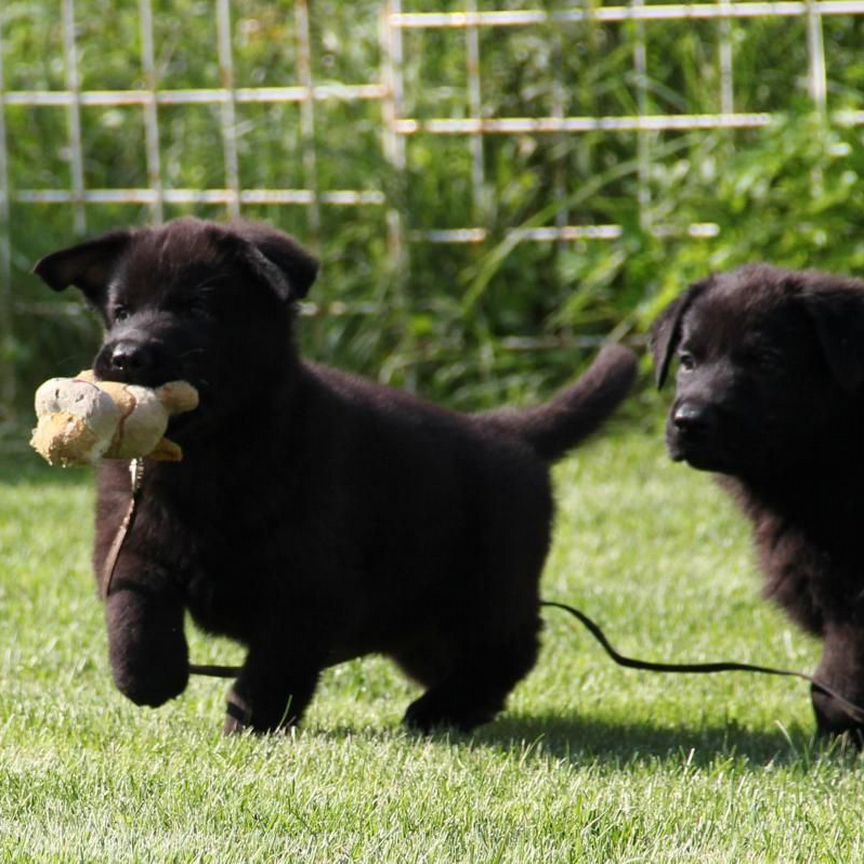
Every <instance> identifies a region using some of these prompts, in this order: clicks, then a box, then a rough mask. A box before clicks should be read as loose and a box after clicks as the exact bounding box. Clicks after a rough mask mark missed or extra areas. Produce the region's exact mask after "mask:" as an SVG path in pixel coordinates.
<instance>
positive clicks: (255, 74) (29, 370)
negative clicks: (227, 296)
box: [0, 0, 864, 407]
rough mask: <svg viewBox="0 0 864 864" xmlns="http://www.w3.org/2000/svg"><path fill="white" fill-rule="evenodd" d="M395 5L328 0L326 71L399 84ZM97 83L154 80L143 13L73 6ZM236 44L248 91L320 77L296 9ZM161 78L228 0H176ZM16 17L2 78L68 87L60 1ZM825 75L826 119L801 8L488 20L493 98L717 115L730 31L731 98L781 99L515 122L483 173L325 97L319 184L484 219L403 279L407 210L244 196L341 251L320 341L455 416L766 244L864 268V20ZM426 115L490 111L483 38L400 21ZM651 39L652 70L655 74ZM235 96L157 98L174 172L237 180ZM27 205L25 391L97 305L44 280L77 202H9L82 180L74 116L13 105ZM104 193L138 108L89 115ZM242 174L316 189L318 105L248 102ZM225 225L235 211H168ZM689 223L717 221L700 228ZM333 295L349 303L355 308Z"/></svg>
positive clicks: (182, 183)
mask: <svg viewBox="0 0 864 864" xmlns="http://www.w3.org/2000/svg"><path fill="white" fill-rule="evenodd" d="M477 5H478V8H480V9H481V10H483V9H494V8H499V9H503V8H529V7H530V8H538V7H539V6H542V5H545V6H547V7H548V8H556V7H559V6H563V5H570V4H561V3H556V2H551V0H550V2H546V3H545V4H544V3H542V2H541V0H532V2H531V3H529V4H522V3H519V2H515V0H498V2H494V3H493V2H490V0H481V2H479V3H478V4H477ZM381 6H382V4H381V3H380V2H378V0H356V2H352V3H350V4H347V3H342V2H339V0H315V2H314V4H312V9H311V16H312V17H311V35H312V46H313V73H314V76H315V81H316V83H327V82H342V83H346V84H370V83H377V82H378V81H379V80H380V76H381V62H382V58H381V48H380V43H379V21H380V12H381ZM75 7H76V39H77V45H78V65H79V74H80V77H81V82H82V87H83V88H85V89H90V90H106V89H135V88H141V87H145V86H146V81H145V75H144V72H143V69H142V63H141V59H140V58H141V37H140V33H139V21H138V6H137V4H136V3H133V2H131V0H129V2H120V0H76V4H75ZM464 8H465V5H464V2H461V0H460V2H455V0H452V2H448V0H405V2H403V11H409V12H415V11H456V10H460V11H461V10H464ZM231 14H232V45H233V53H234V62H235V67H236V68H235V77H236V84H237V86H240V87H255V86H284V85H297V84H299V83H300V81H299V77H298V72H297V64H298V41H297V22H296V18H295V10H294V4H293V2H291V0H232V3H231ZM154 16H155V52H156V58H155V59H156V73H157V79H158V86H159V87H160V88H161V89H182V88H195V87H217V86H219V83H220V70H219V63H218V55H217V50H216V44H217V23H216V15H215V5H214V3H213V2H212V0H174V2H170V3H169V2H168V0H154ZM0 28H2V30H0V33H2V55H3V68H4V80H3V87H4V88H5V89H6V90H7V91H19V90H39V89H50V90H57V89H63V88H64V87H65V81H66V75H67V70H66V66H65V62H64V53H63V26H62V18H61V16H60V15H59V14H58V4H57V2H56V0H4V2H3V4H2V6H0ZM823 28H824V38H825V46H826V57H827V68H828V79H829V92H828V113H827V116H826V117H822V116H820V115H819V114H818V113H816V112H814V110H813V106H812V103H811V101H810V99H809V96H808V89H807V70H808V65H809V58H808V52H807V35H806V30H805V23H804V20H803V19H800V20H799V19H794V18H782V19H781V18H777V19H759V18H756V19H742V20H738V21H732V22H722V21H682V22H671V21H664V22H659V21H658V22H646V23H644V24H638V23H637V22H624V23H617V24H598V23H592V22H583V23H573V24H561V23H556V24H555V25H554V26H552V25H550V26H533V27H519V28H496V29H483V30H481V31H480V32H479V37H478V38H479V44H480V80H481V96H482V113H483V116H486V117H541V116H548V115H551V114H555V113H556V112H559V113H561V114H563V115H564V116H581V115H588V116H594V115H613V116H614V115H625V114H637V113H639V112H640V111H643V112H646V113H649V114H655V113H660V114H698V113H710V112H716V111H719V110H720V107H721V88H722V81H721V70H720V59H719V58H720V45H721V42H722V40H723V39H724V38H728V41H729V44H731V46H732V57H733V64H734V87H733V94H732V95H733V98H734V108H735V110H736V111H739V112H756V111H769V112H772V113H773V114H775V115H776V118H777V119H776V122H774V123H773V124H772V125H771V126H770V127H768V128H765V129H760V130H723V131H699V132H645V133H638V134H637V133H635V132H592V133H583V134H573V135H537V136H528V135H494V136H486V137H485V138H484V140H483V143H482V149H483V160H484V165H485V181H484V187H483V189H482V194H481V195H480V196H479V200H475V195H474V190H473V185H472V164H473V163H472V150H471V148H472V141H471V139H470V138H469V137H466V136H433V135H429V134H417V135H415V136H411V137H408V138H407V139H406V159H407V170H406V172H405V174H404V175H402V176H399V175H397V174H396V173H395V172H394V171H393V170H392V168H391V167H390V166H389V164H388V162H387V160H386V158H385V155H384V150H383V147H382V134H383V119H382V108H381V105H380V104H379V103H378V102H376V101H369V102H361V103H346V102H342V101H338V100H330V101H319V102H317V103H316V105H315V129H314V143H315V154H316V159H315V172H316V177H315V180H316V182H317V186H318V188H319V189H320V190H322V191H328V190H334V189H360V190H380V191H383V192H384V193H385V194H386V196H387V199H388V201H389V202H391V204H392V205H393V206H395V207H397V208H398V209H399V211H400V212H401V214H402V219H403V222H404V226H405V230H406V232H407V234H409V235H410V234H411V233H412V232H417V231H420V230H426V229H445V228H463V227H469V226H481V227H484V228H486V229H487V230H488V232H489V239H488V240H487V241H486V242H485V243H483V244H477V245H446V246H445V245H434V244H426V243H424V242H418V241H415V242H412V243H411V245H410V250H409V251H410V257H409V264H408V269H407V272H400V270H399V268H398V267H397V266H396V261H395V259H394V255H393V251H392V248H391V246H390V244H389V242H388V231H387V208H386V207H383V206H374V205H372V206H362V207H360V206H351V207H336V206H327V205H324V206H322V208H321V223H320V229H319V230H317V231H316V230H315V222H314V220H312V219H310V214H309V212H308V208H306V207H303V206H293V207H249V208H246V209H245V211H244V215H246V216H248V217H250V218H262V219H267V220H270V221H271V222H273V223H274V224H276V225H278V226H280V227H282V228H284V229H285V230H288V231H290V232H292V233H294V234H296V235H297V236H298V237H299V238H300V239H301V240H302V241H304V242H305V243H307V244H308V245H310V246H312V247H313V248H315V249H316V250H317V251H318V253H319V254H320V255H321V256H322V259H323V262H324V269H323V273H322V278H321V281H320V283H319V284H318V286H316V288H315V289H314V290H313V296H312V297H311V298H310V299H312V300H314V301H315V303H316V304H317V305H318V307H319V310H320V311H321V314H318V315H312V316H310V317H307V318H305V319H304V320H303V322H302V325H301V326H302V332H303V338H304V340H305V342H306V350H307V352H308V353H309V354H310V355H312V356H314V357H315V358H316V359H318V360H321V361H323V362H328V363H333V364H337V365H341V366H344V367H347V368H351V369H354V370H356V371H358V372H361V373H364V374H369V375H372V376H375V377H378V378H379V379H381V380H384V381H387V382H389V383H392V384H395V385H400V386H412V387H416V388H417V389H418V390H419V391H421V392H423V393H425V394H427V395H429V396H431V397H433V398H436V399H438V400H440V401H443V402H446V403H448V404H451V405H454V406H458V407H481V406H484V405H488V404H491V403H495V402H498V401H500V400H503V399H523V398H530V397H531V396H534V395H537V394H545V393H548V392H549V390H550V389H552V388H553V387H554V386H556V385H558V384H560V383H562V382H563V381H565V380H566V379H568V378H569V377H571V376H572V375H573V374H574V372H575V371H577V370H578V368H579V367H580V366H581V365H582V364H583V363H584V362H585V361H586V360H587V358H588V356H589V355H590V353H591V351H592V350H593V349H592V348H591V347H590V345H591V343H592V342H593V341H596V340H600V339H602V338H604V337H606V336H608V335H609V334H614V335H615V336H616V337H625V336H627V337H631V336H638V335H639V334H642V333H644V331H645V329H646V327H647V325H648V323H649V321H650V320H651V318H652V316H653V315H654V314H655V313H656V311H657V310H658V309H659V308H660V307H661V306H662V305H663V304H664V303H665V302H667V301H668V300H669V299H670V298H671V297H672V296H674V295H675V294H676V293H677V292H678V291H680V290H681V289H682V288H683V287H684V286H685V285H686V283H687V282H688V281H690V280H692V279H694V278H698V277H701V276H702V275H704V274H705V273H706V272H707V271H709V270H717V269H723V268H728V267H732V266H735V265H738V264H740V263H743V262H747V261H753V260H770V261H772V262H774V263H777V264H783V265H788V266H794V267H804V266H811V267H819V268H824V269H833V270H837V271H841V272H844V273H851V274H855V273H860V272H862V270H864V231H862V230H861V229H862V222H864V206H862V205H864V200H862V198H864V188H862V182H861V178H862V177H864V146H862V145H864V141H862V135H864V133H862V130H861V129H860V128H856V127H855V126H853V125H844V124H843V123H842V122H841V121H842V116H840V115H841V114H842V112H843V111H854V110H860V109H862V107H864V106H862V103H864V54H862V52H861V50H860V49H861V45H862V44H864V18H855V17H852V16H834V17H830V18H826V19H824V21H823ZM403 36H404V56H405V63H404V69H403V73H404V81H405V105H404V114H405V116H411V117H418V118H431V117H452V118H459V117H466V116H470V96H469V86H468V84H469V82H468V71H467V70H468V50H467V40H466V33H465V32H464V31H460V30H446V31H431V30H425V31H419V30H415V31H412V30H409V31H405V32H404V34H403ZM641 38H644V42H645V58H646V63H647V77H646V78H641V77H640V76H639V75H637V73H636V71H635V68H636V67H635V64H634V51H635V50H636V47H637V45H638V44H639V40H640V39H641ZM219 110H220V109H219V106H174V107H161V108H160V109H159V125H160V155H161V163H162V173H163V183H164V185H165V187H166V188H169V189H170V188H221V187H222V186H223V185H224V184H225V168H224V154H223V150H222V138H221V131H220V130H221V126H220V114H219ZM5 119H6V126H7V147H8V157H9V173H10V183H11V192H12V195H13V204H12V212H11V220H10V221H11V224H10V233H11V240H12V257H13V260H12V269H13V286H12V287H13V296H14V300H15V313H16V314H15V321H14V328H15V330H14V333H15V338H14V342H13V344H12V346H11V350H10V351H7V356H6V357H4V358H2V361H3V362H6V363H11V364H14V368H15V371H16V378H17V380H18V385H19V386H18V392H19V399H20V401H21V404H22V406H23V405H25V404H26V403H27V402H28V401H29V393H30V392H32V388H33V385H34V384H35V383H36V382H38V381H39V380H40V379H41V378H44V377H47V376H49V375H54V374H65V373H71V372H74V371H75V370H77V369H78V368H79V367H80V366H81V365H82V363H84V362H86V360H87V358H88V356H89V352H90V351H91V350H92V346H93V345H94V344H95V341H96V339H97V338H98V333H97V330H96V325H95V323H94V321H93V320H91V318H90V317H89V316H88V315H86V314H85V315H82V314H79V312H78V310H80V303H79V300H78V298H77V297H75V296H71V294H70V296H68V297H67V296H66V295H59V296H54V295H52V294H51V292H49V291H46V289H45V288H44V286H42V285H41V284H39V283H38V281H37V280H35V279H34V277H32V276H31V275H29V271H30V269H31V267H32V265H33V262H34V261H35V260H37V259H38V258H39V257H40V256H41V255H43V254H45V253H47V252H49V251H52V250H53V249H55V248H57V247H59V246H62V245H67V244H68V243H70V242H71V241H72V240H73V238H74V220H73V213H72V210H71V208H69V207H65V206H57V205H52V206H49V205H33V204H21V203H14V194H15V192H16V191H17V190H25V189H46V188H54V189H57V188H61V189H62V188H69V187H70V180H71V177H70V142H69V129H68V113H67V110H66V109H65V108H62V107H40V108H32V107H24V106H19V105H7V106H6V108H5ZM81 119H82V128H83V135H84V152H83V157H84V175H85V183H86V185H87V187H88V188H109V189H111V188H119V189H122V188H134V187H144V186H146V185H147V182H148V180H147V177H148V174H147V164H146V156H145V143H144V142H145V129H144V120H143V112H142V110H141V108H140V107H137V106H135V107H118V108H105V107H93V106H89V107H83V108H82V109H81ZM237 124H238V125H237V134H238V147H239V166H240V178H241V183H242V184H243V186H245V187H247V188H304V187H306V186H307V184H308V182H309V176H308V163H307V162H304V139H303V135H302V134H301V123H300V107H299V106H298V105H296V104H284V105H262V104H258V105H248V104H244V105H239V106H238V107H237ZM182 212H194V213H195V214H196V215H199V216H203V217H212V218H224V217H225V216H226V214H225V213H224V211H223V210H222V208H219V207H194V208H179V207H167V208H166V214H165V215H166V217H169V218H170V217H173V216H177V215H180V214H181V213H182ZM149 218H150V212H149V210H148V208H146V207H141V206H131V205H112V206H95V205H94V206H89V207H88V208H87V233H88V234H95V233H97V232H99V231H102V230H104V229H107V228H109V227H113V226H116V225H120V224H142V223H145V222H147V221H148V219H149ZM692 223H713V224H715V225H716V226H717V232H716V236H707V237H691V236H689V235H688V233H687V229H688V226H689V225H691V224H692ZM556 224H574V225H589V224H615V225H620V226H621V227H622V233H621V236H620V237H619V238H618V239H614V240H599V239H598V240H584V241H579V242H566V243H563V242H549V243H533V242H532V243H529V242H523V243H516V242H514V241H513V240H512V238H509V239H508V232H510V231H511V230H512V229H513V228H518V227H540V226H551V225H556ZM334 304H335V308H336V310H338V312H339V314H334V311H333V310H334Z"/></svg>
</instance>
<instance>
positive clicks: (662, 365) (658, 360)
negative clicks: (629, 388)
mask: <svg viewBox="0 0 864 864" xmlns="http://www.w3.org/2000/svg"><path fill="white" fill-rule="evenodd" d="M709 282H710V279H704V280H703V281H701V282H696V283H694V284H693V285H691V286H690V287H689V288H688V289H687V291H685V292H684V294H682V295H681V296H680V297H679V298H678V299H677V300H673V301H672V302H671V303H670V304H669V305H668V306H667V307H666V308H665V309H664V310H663V311H662V312H661V313H660V317H659V318H658V319H657V320H656V321H655V322H654V325H653V326H652V328H651V335H650V336H649V338H648V347H649V348H650V349H651V353H652V355H653V356H654V380H655V382H656V384H657V389H658V390H659V389H660V388H661V387H662V386H663V384H664V383H665V382H666V376H667V375H668V374H669V366H670V365H671V363H672V355H673V354H674V353H675V349H676V348H677V347H678V343H679V342H680V341H681V321H682V319H683V318H684V314H685V313H686V312H687V310H688V309H689V308H690V306H691V304H692V303H693V301H694V300H695V299H696V298H697V297H698V296H699V295H700V294H701V293H702V292H703V291H704V290H705V289H706V288H707V287H708V284H709Z"/></svg>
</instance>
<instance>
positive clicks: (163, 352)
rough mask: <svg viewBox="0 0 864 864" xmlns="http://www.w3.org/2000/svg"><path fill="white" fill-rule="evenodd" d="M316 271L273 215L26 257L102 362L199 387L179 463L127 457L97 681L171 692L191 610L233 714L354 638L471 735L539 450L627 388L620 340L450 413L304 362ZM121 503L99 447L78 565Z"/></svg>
mask: <svg viewBox="0 0 864 864" xmlns="http://www.w3.org/2000/svg"><path fill="white" fill-rule="evenodd" d="M316 269H317V265H316V262H315V261H314V260H313V259H312V258H311V257H310V256H309V255H308V254H307V253H306V252H304V251H303V250H302V249H301V248H300V247H299V246H298V245H297V244H296V243H295V242H294V241H293V240H291V239H290V238H289V237H287V236H285V235H284V234H280V233H279V232H277V231H274V230H272V229H269V228H266V227H264V226H259V225H251V224H246V223H241V224H236V225H234V226H231V227H224V226H219V225H215V224H212V223H206V222H200V221H197V220H192V219H184V220H181V221H178V222H174V223H171V224H168V225H166V226H164V227H160V228H153V229H144V230H140V231H119V232H115V233H112V234H108V235H106V236H104V237H101V238H99V239H97V240H94V241H92V242H89V243H84V244H82V245H79V246H75V247H73V248H70V249H66V250H63V251H61V252H57V253H55V254H53V255H49V256H48V257H47V258H44V259H43V260H42V261H41V262H40V263H39V264H38V265H37V267H36V272H37V273H38V274H39V275H40V276H41V277H42V278H43V279H44V280H45V281H46V282H47V283H48V284H49V285H50V286H51V287H52V288H54V289H55V290H61V289H63V288H65V287H67V286H68V285H76V286H77V287H78V288H80V289H81V290H82V292H83V293H84V295H85V297H86V298H87V299H88V301H89V302H90V303H91V304H92V305H93V306H94V307H95V308H96V309H97V310H98V311H99V313H100V314H101V316H102V318H103V320H104V322H105V325H106V328H107V333H106V336H105V340H104V344H103V347H102V349H101V350H100V351H99V353H98V355H97V357H96V360H95V363H94V368H95V370H96V373H97V375H98V376H99V377H101V378H103V379H108V380H119V381H128V382H133V383H138V384H144V385H151V386H152V385H158V384H161V383H163V382H165V381H168V380H172V379H178V378H183V379H186V380H188V381H189V382H191V383H192V384H194V385H195V386H196V387H197V388H198V389H199V392H200V395H201V406H200V408H199V409H198V410H197V411H195V412H193V413H191V414H188V415H183V416H182V417H180V418H176V419H175V420H173V421H172V424H171V426H170V427H169V431H168V434H169V436H170V437H171V439H172V440H175V441H177V442H178V443H180V444H182V446H183V449H184V452H185V458H184V461H183V462H181V463H179V464H165V463H147V467H146V469H145V472H144V479H143V490H142V495H141V499H140V505H139V508H138V514H137V517H136V519H135V522H134V525H133V528H132V530H131V531H130V533H129V535H128V536H127V538H126V542H125V544H124V546H123V548H122V553H121V554H120V557H119V560H118V562H117V567H116V571H115V575H114V578H113V580H112V583H111V586H112V587H111V592H110V595H109V596H108V598H107V601H106V603H107V619H108V634H109V645H110V655H111V663H112V668H113V673H114V678H115V681H116V683H117V686H118V687H119V688H120V690H121V691H122V692H123V693H125V694H126V695H127V696H128V697H129V698H130V699H132V700H133V701H135V702H136V703H139V704H146V705H153V706H156V705H160V704H162V703H163V702H165V701H166V700H168V699H170V698H172V697H174V696H177V695H178V694H179V693H181V692H182V691H183V690H184V688H185V687H186V683H187V680H188V675H189V669H188V652H187V644H186V639H185V636H184V632H183V624H184V621H183V619H184V613H185V611H186V610H188V611H189V612H190V613H191V615H192V617H193V618H194V620H195V621H196V622H197V623H198V624H199V625H200V626H202V627H203V628H205V629H206V630H208V631H211V632H213V633H219V634H224V635H227V636H229V637H231V638H233V639H235V640H238V641H239V642H241V643H243V644H244V645H245V646H246V647H247V649H248V653H247V655H246V659H245V662H244V664H243V667H242V671H241V672H240V674H239V676H238V678H237V679H236V681H235V683H234V685H233V687H232V690H231V692H230V694H229V704H228V717H227V719H226V729H227V730H228V731H235V730H238V729H241V728H244V727H251V728H252V729H255V730H261V731H264V730H272V729H276V728H278V727H280V726H282V725H284V724H285V723H287V722H292V721H294V720H296V719H298V718H299V717H300V716H301V715H302V713H303V711H304V709H305V708H306V706H307V705H308V703H309V701H310V699H311V698H312V695H313V692H314V690H315V686H316V683H317V680H318V676H319V673H320V672H321V670H322V669H323V668H325V667H326V666H329V665H332V664H334V663H337V662H339V661H342V660H346V659H348V658H351V657H356V656H358V655H362V654H367V653H370V652H381V653H383V654H386V655H389V656H390V657H392V658H393V659H394V660H395V661H396V662H397V663H398V664H399V665H400V666H401V667H402V668H403V669H404V670H405V671H406V672H407V673H408V674H409V675H411V676H412V677H413V678H415V679H416V680H417V681H419V682H420V683H422V684H423V685H424V686H425V688H426V690H425V693H424V694H423V695H422V696H420V698H419V699H417V700H416V701H415V702H414V703H413V704H412V705H411V706H410V707H409V708H408V711H407V714H406V715H405V720H406V722H407V723H408V724H409V725H411V726H413V727H416V728H419V729H421V730H429V729H431V728H432V727H435V726H438V725H445V724H446V725H452V726H455V727H458V728H461V729H471V728H472V727H474V726H476V725H477V724H479V723H483V722H484V721H487V720H489V719H491V718H492V717H493V716H494V715H495V714H496V712H498V711H499V710H500V709H501V708H502V706H503V704H504V701H505V699H506V697H507V695H508V693H509V692H510V690H511V689H512V688H513V686H514V685H515V684H516V682H517V681H518V680H519V679H520V678H522V676H524V675H525V674H526V673H527V672H528V670H529V669H530V668H531V667H532V666H533V664H534V661H535V657H536V653H537V640H538V631H539V629H540V620H539V615H538V580H539V577H540V572H541V569H542V567H543V562H544V559H545V556H546V551H547V547H548V544H549V531H550V521H551V517H552V509H553V506H552V497H551V493H550V485H549V477H548V473H549V472H548V466H549V464H550V463H551V462H553V461H555V460H556V459H558V458H559V457H560V456H562V455H563V454H564V453H565V451H567V450H568V449H569V448H571V447H573V446H574V445H576V444H577V443H578V442H579V441H581V440H582V439H583V438H584V437H585V436H586V435H588V434H589V433H591V432H592V431H594V430H595V429H596V428H597V427H598V426H599V425H600V423H601V422H602V421H603V420H604V419H605V418H606V417H607V416H608V415H609V414H610V413H611V412H612V411H613V410H614V408H615V407H616V405H617V404H618V403H619V402H620V401H621V399H622V398H624V396H625V394H626V393H627V391H628V390H629V389H630V386H631V384H632V381H633V377H634V370H635V362H634V357H633V355H632V353H631V352H629V351H627V350H625V349H623V348H617V347H610V348H607V349H606V350H605V351H604V352H603V353H601V355H600V357H599V358H598V359H597V361H596V362H595V364H594V365H593V366H592V367H591V369H590V370H589V371H588V373H587V374H586V375H585V377H584V378H583V379H581V381H579V382H578V383H577V384H576V386H575V387H572V388H571V389H569V390H566V391H564V392H563V393H562V394H560V395H559V396H558V397H557V398H556V399H554V400H553V401H552V402H550V403H549V404H547V405H545V406H542V407H540V408H536V409H533V410H527V411H501V412H492V413H489V414H483V415H475V416H464V415H458V414H455V413H452V412H449V411H445V410H442V409H440V408H436V407H434V406H432V405H429V404H426V403H423V402H421V401H419V400H417V399H415V398H412V397H411V396H409V395H406V394H404V393H399V392H395V391H393V390H388V389H385V388H383V387H379V386H376V385H374V384H372V383H369V382H367V381H363V380H360V379H357V378H354V377H350V376H348V375H345V374H343V373H340V372H337V371H335V370H332V369H326V368H322V367H319V366H315V365H312V364H309V363H305V362H303V361H301V360H300V359H299V357H298V355H297V351H296V348H295V343H294V339H293V336H292V329H293V321H294V317H295V303H296V301H297V300H298V299H300V298H302V297H303V296H305V294H306V292H307V291H308V289H309V287H310V285H311V284H312V282H313V280H314V278H315V275H316ZM129 498H130V480H129V472H128V470H127V466H126V465H125V464H118V463H106V464H103V465H102V467H101V469H100V476H99V500H98V511H97V525H96V542H95V553H94V566H95V571H96V574H97V578H104V574H103V570H104V567H105V561H106V558H107V557H108V555H109V549H110V547H111V545H112V543H114V541H115V538H116V537H117V534H118V530H119V529H120V524H121V521H122V519H123V516H124V513H125V512H126V509H127V506H128V502H129Z"/></svg>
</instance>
